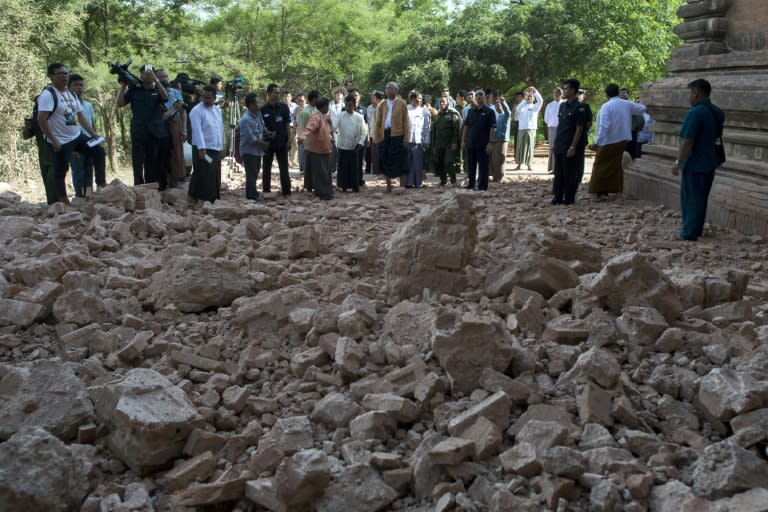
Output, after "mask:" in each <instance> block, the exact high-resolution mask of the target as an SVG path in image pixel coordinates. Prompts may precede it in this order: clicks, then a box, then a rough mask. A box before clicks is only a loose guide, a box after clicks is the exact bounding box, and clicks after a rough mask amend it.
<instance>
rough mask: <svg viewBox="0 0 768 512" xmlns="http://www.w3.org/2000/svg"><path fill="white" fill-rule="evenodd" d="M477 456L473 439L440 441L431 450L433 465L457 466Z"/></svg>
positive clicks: (430, 456) (454, 438)
mask: <svg viewBox="0 0 768 512" xmlns="http://www.w3.org/2000/svg"><path fill="white" fill-rule="evenodd" d="M474 454H475V442H474V441H472V440H471V439H464V438H460V437H449V438H448V439H445V440H443V441H440V442H439V443H437V444H436V445H435V446H433V447H432V449H431V450H429V459H430V460H431V461H432V464H437V465H442V466H455V465H456V464H460V463H461V462H463V461H465V460H467V459H468V458H470V457H472V456H473V455H474Z"/></svg>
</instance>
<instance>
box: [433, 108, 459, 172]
mask: <svg viewBox="0 0 768 512" xmlns="http://www.w3.org/2000/svg"><path fill="white" fill-rule="evenodd" d="M439 105H440V110H439V111H438V112H437V115H436V116H435V121H434V123H433V124H432V134H431V139H432V147H433V151H434V153H433V162H434V166H435V173H436V174H437V175H438V176H439V177H440V185H445V184H446V183H448V178H447V175H450V177H451V184H453V185H456V165H455V161H456V153H457V152H458V149H459V138H460V135H461V115H460V114H459V113H458V112H457V111H456V110H454V109H452V108H451V107H450V106H449V103H448V98H447V97H445V96H442V97H441V98H440V102H439Z"/></svg>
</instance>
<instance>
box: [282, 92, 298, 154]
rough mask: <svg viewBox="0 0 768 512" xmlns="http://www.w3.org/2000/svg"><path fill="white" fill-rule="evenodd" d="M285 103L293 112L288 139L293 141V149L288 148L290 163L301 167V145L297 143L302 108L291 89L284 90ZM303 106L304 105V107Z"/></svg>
mask: <svg viewBox="0 0 768 512" xmlns="http://www.w3.org/2000/svg"><path fill="white" fill-rule="evenodd" d="M282 96H283V103H285V104H286V105H288V111H289V112H290V113H291V130H290V132H289V133H288V140H290V141H291V149H289V150H288V165H290V166H291V167H293V168H298V167H299V150H298V147H299V145H298V144H297V143H296V116H298V115H299V114H298V113H299V112H301V111H300V110H297V109H298V108H299V105H298V104H297V103H296V102H294V101H293V95H292V94H291V92H290V91H283V92H282ZM302 108H303V107H302Z"/></svg>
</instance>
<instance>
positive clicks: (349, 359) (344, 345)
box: [334, 336, 365, 377]
mask: <svg viewBox="0 0 768 512" xmlns="http://www.w3.org/2000/svg"><path fill="white" fill-rule="evenodd" d="M364 357H365V351H364V350H363V347H362V346H361V345H360V344H359V343H357V342H356V341H355V340H353V339H352V338H348V337H346V336H340V337H339V339H338V340H336V353H335V354H334V361H335V363H336V368H337V369H338V370H339V371H340V372H341V373H342V375H346V376H349V377H355V376H357V374H358V372H359V371H360V363H361V362H362V360H363V358H364Z"/></svg>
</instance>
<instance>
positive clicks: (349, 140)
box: [335, 94, 368, 192]
mask: <svg viewBox="0 0 768 512" xmlns="http://www.w3.org/2000/svg"><path fill="white" fill-rule="evenodd" d="M344 104H345V106H346V108H345V110H344V111H343V112H342V113H341V114H339V117H338V119H337V120H336V130H335V134H336V136H335V138H336V149H338V151H339V173H338V175H337V177H336V183H337V186H338V187H339V188H340V189H341V190H342V191H343V192H346V191H347V189H349V188H351V189H352V190H353V191H354V192H359V191H360V176H359V171H358V159H359V154H360V152H361V151H362V150H363V148H364V146H365V138H366V137H367V135H368V127H367V125H366V124H365V119H364V118H363V115H362V114H360V113H359V112H356V111H355V108H356V106H357V99H356V98H355V96H354V95H352V94H349V95H347V97H346V98H345V99H344Z"/></svg>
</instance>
